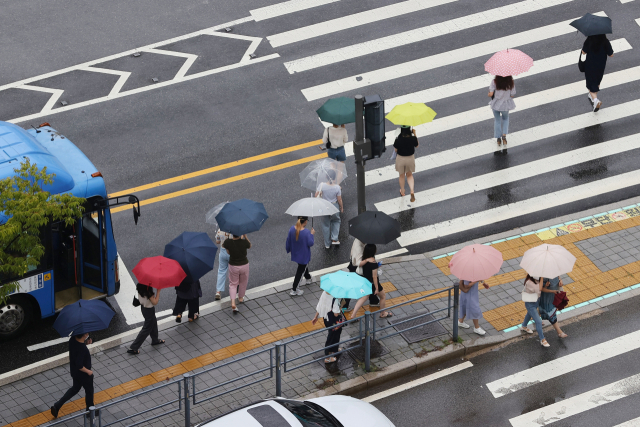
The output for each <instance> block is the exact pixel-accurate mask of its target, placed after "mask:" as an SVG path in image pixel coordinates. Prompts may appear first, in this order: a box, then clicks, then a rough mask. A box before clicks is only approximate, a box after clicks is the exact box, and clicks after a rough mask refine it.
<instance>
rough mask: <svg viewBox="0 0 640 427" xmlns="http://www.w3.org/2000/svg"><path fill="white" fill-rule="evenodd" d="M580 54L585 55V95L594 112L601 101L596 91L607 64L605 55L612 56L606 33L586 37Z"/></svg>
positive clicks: (598, 88)
mask: <svg viewBox="0 0 640 427" xmlns="http://www.w3.org/2000/svg"><path fill="white" fill-rule="evenodd" d="M582 54H583V55H587V59H586V60H585V63H584V77H585V80H586V81H587V89H589V93H588V94H587V97H588V98H589V102H590V103H591V106H592V107H593V112H594V113H595V112H596V111H598V110H599V109H600V107H601V106H602V101H600V99H598V91H599V90H600V82H601V81H602V77H603V76H604V69H605V68H606V66H607V56H609V57H611V56H613V48H612V47H611V43H610V42H609V40H608V39H607V36H606V35H604V34H598V35H597V36H589V37H587V39H586V40H585V41H584V44H583V45H582Z"/></svg>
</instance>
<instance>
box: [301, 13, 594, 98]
mask: <svg viewBox="0 0 640 427" xmlns="http://www.w3.org/2000/svg"><path fill="white" fill-rule="evenodd" d="M603 14H604V12H600V13H598V15H603ZM571 21H572V20H571V19H570V20H568V21H563V22H558V23H556V24H551V25H546V26H544V27H538V28H534V29H532V30H528V31H524V32H521V33H517V34H512V35H509V36H504V37H500V38H497V39H494V40H489V41H486V42H483V43H478V44H474V45H469V46H465V47H461V48H459V49H454V50H450V51H448V52H442V53H439V54H436V55H432V56H427V57H424V58H419V59H415V60H413V61H408V62H404V63H402V64H397V65H392V66H390V67H385V68H380V69H377V70H373V71H368V72H365V73H361V74H356V75H353V76H350V77H346V78H343V79H338V80H334V81H331V82H328V83H323V84H319V85H316V86H312V87H309V88H306V89H302V94H303V95H304V97H305V98H306V99H307V101H313V100H316V99H320V98H327V97H330V96H332V95H336V94H338V93H344V92H351V91H354V90H356V89H360V88H363V87H366V86H370V85H374V84H377V83H384V82H387V81H390V80H395V79H399V78H402V77H407V76H410V75H413V74H418V73H422V72H424V71H428V70H433V69H436V68H440V67H445V66H447V65H452V64H457V63H460V62H464V61H467V60H469V59H472V58H480V57H483V56H488V55H492V54H494V53H495V52H497V51H499V50H503V49H507V48H516V47H519V46H522V45H528V44H531V43H535V42H539V41H542V40H548V39H551V38H554V37H558V36H562V35H565V34H572V33H574V32H575V28H573V27H571V26H570V25H569V23H570V22H571Z"/></svg>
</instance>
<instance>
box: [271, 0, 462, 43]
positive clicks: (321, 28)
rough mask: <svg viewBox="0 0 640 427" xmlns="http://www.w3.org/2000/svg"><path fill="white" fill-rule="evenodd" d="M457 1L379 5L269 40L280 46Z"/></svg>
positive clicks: (415, 0)
mask: <svg viewBox="0 0 640 427" xmlns="http://www.w3.org/2000/svg"><path fill="white" fill-rule="evenodd" d="M455 1H458V0H406V1H403V2H401V3H395V4H391V5H389V6H383V7H379V8H377V9H370V10H366V11H364V12H360V13H354V14H353V15H347V16H342V17H340V18H336V19H332V20H330V21H324V22H320V23H317V24H313V25H308V26H306V27H302V28H297V29H295V30H290V31H285V32H283V33H279V34H274V35H272V36H268V37H267V40H269V42H270V43H271V46H272V47H274V48H275V47H280V46H284V45H287V44H291V43H296V42H299V41H302V40H307V39H311V38H314V37H319V36H323V35H325V34H331V33H335V32H338V31H342V30H346V29H349V28H354V27H359V26H361V25H366V24H371V23H372V22H377V21H382V20H384V19H389V18H394V17H396V16H401V15H405V14H407V13H412V12H417V11H420V10H425V9H429V8H432V7H436V6H440V5H443V4H447V3H453V2H455Z"/></svg>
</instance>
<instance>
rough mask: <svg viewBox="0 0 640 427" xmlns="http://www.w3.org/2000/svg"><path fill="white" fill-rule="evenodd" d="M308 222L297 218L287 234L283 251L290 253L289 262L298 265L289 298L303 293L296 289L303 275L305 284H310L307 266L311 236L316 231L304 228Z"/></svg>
mask: <svg viewBox="0 0 640 427" xmlns="http://www.w3.org/2000/svg"><path fill="white" fill-rule="evenodd" d="M308 221H309V219H308V218H307V217H306V216H300V217H298V221H297V222H296V224H295V225H292V226H291V228H290V229H289V234H287V241H286V243H285V249H286V250H287V253H291V261H293V262H295V263H297V264H298V269H297V270H296V275H295V277H294V278H293V288H292V289H291V292H289V295H291V296H299V295H302V294H303V293H304V291H303V290H302V289H298V284H299V283H300V279H301V278H302V275H303V274H304V278H305V279H306V280H307V284H310V283H311V274H309V267H308V265H309V261H311V246H313V235H314V234H316V230H314V229H313V228H311V231H309V230H307V229H306V228H305V227H306V226H307V222H308Z"/></svg>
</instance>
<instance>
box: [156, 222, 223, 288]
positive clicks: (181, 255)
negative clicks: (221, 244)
mask: <svg viewBox="0 0 640 427" xmlns="http://www.w3.org/2000/svg"><path fill="white" fill-rule="evenodd" d="M217 250H218V247H217V246H216V245H215V243H213V242H212V241H211V239H210V238H209V236H207V233H195V232H193V231H185V232H184V233H182V234H181V235H179V236H178V237H176V238H175V239H173V240H172V241H171V242H170V243H169V244H168V245H166V246H165V247H164V256H165V257H166V258H169V259H172V260H175V261H178V263H179V264H180V267H182V269H183V270H184V272H185V273H187V276H188V277H190V278H191V280H192V281H195V280H198V279H200V278H201V277H202V276H204V275H205V274H207V273H208V272H210V271H211V270H213V263H214V261H215V260H216V251H217Z"/></svg>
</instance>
